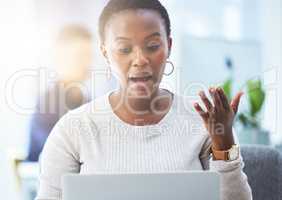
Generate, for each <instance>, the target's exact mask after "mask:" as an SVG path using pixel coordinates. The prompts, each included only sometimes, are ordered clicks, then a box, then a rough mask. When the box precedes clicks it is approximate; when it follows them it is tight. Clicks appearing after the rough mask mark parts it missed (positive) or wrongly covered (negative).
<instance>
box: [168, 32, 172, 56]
mask: <svg viewBox="0 0 282 200" xmlns="http://www.w3.org/2000/svg"><path fill="white" fill-rule="evenodd" d="M167 42H168V58H169V57H170V54H171V47H172V38H171V37H169V38H168V41H167Z"/></svg>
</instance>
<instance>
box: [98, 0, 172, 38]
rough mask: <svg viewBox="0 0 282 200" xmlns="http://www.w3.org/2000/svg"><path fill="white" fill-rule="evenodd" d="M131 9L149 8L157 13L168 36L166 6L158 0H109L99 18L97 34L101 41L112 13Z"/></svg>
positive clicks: (168, 20)
mask: <svg viewBox="0 0 282 200" xmlns="http://www.w3.org/2000/svg"><path fill="white" fill-rule="evenodd" d="M131 9H133V10H137V9H149V10H153V11H156V12H157V13H159V14H160V16H161V18H162V19H163V20H164V22H165V27H166V33H167V36H168V37H169V36H170V34H171V27H170V19H169V15H168V12H167V10H166V8H165V7H164V6H163V5H162V4H161V3H160V1H159V0H110V1H109V2H108V4H107V5H106V6H105V7H104V9H103V11H102V13H101V15H100V18H99V36H100V39H101V41H102V42H104V40H105V26H106V24H107V22H108V21H109V19H110V18H111V17H112V15H114V14H116V13H118V12H121V11H124V10H131Z"/></svg>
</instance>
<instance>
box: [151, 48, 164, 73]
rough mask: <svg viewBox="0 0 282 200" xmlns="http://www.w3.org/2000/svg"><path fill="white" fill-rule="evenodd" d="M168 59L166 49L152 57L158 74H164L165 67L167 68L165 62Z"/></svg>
mask: <svg viewBox="0 0 282 200" xmlns="http://www.w3.org/2000/svg"><path fill="white" fill-rule="evenodd" d="M166 59H167V54H166V52H165V51H161V52H159V53H157V54H156V55H155V56H154V58H153V59H152V62H153V63H152V64H153V66H155V67H154V71H155V73H156V74H158V76H160V75H162V73H163V71H164V68H165V63H166Z"/></svg>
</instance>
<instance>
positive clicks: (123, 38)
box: [115, 32, 161, 41]
mask: <svg viewBox="0 0 282 200" xmlns="http://www.w3.org/2000/svg"><path fill="white" fill-rule="evenodd" d="M159 36H161V34H160V33H159V32H155V33H152V34H151V35H148V36H146V37H145V40H148V39H149V38H152V37H159ZM115 40H116V41H117V40H130V39H129V38H127V37H121V36H120V37H117V38H116V39H115Z"/></svg>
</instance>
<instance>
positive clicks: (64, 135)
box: [36, 117, 80, 200]
mask: <svg viewBox="0 0 282 200" xmlns="http://www.w3.org/2000/svg"><path fill="white" fill-rule="evenodd" d="M64 118H65V117H63V118H62V119H61V120H60V121H59V122H58V123H57V124H56V126H55V127H54V129H53V130H52V132H51V133H50V135H49V137H48V139H47V141H46V144H45V146H44V148H43V152H42V154H41V156H40V175H39V190H38V193H37V197H36V200H60V199H61V198H62V195H61V193H62V192H61V178H62V175H64V174H66V173H79V171H80V163H79V156H78V153H77V152H78V151H77V144H76V143H77V142H76V141H77V139H76V136H75V135H74V132H73V131H67V130H66V129H67V127H66V126H65V124H64V121H65V119H64Z"/></svg>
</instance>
